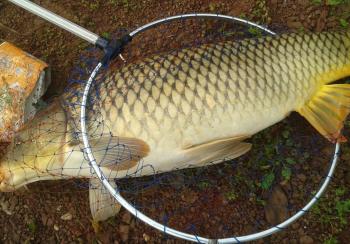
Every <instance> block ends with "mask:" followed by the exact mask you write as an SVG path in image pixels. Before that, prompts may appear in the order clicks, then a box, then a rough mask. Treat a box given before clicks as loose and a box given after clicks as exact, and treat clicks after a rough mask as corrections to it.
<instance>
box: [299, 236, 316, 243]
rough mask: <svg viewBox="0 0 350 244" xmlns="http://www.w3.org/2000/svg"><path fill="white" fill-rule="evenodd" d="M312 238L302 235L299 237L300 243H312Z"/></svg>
mask: <svg viewBox="0 0 350 244" xmlns="http://www.w3.org/2000/svg"><path fill="white" fill-rule="evenodd" d="M313 243H314V240H313V239H312V238H311V237H310V236H302V237H301V238H300V244H313Z"/></svg>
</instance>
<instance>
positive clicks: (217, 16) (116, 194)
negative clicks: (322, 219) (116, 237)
mask: <svg viewBox="0 0 350 244" xmlns="http://www.w3.org/2000/svg"><path fill="white" fill-rule="evenodd" d="M188 18H210V19H221V20H231V21H233V22H238V23H241V24H244V25H247V26H253V27H256V28H258V29H261V30H263V31H265V32H266V33H269V34H271V35H276V33H274V32H273V31H271V30H269V29H267V28H265V27H263V26H261V25H258V24H256V23H253V22H250V21H247V20H244V19H241V18H237V17H232V16H227V15H220V14H209V13H194V14H184V15H176V16H172V17H168V18H164V19H160V20H157V21H154V22H151V23H149V24H146V25H144V26H141V27H140V28H138V29H136V30H134V31H132V32H131V33H130V34H129V35H130V36H132V37H133V36H135V35H138V34H140V33H142V32H144V31H146V30H148V29H150V28H152V27H155V26H158V25H160V24H163V23H167V22H170V21H173V20H178V19H188ZM102 66H103V65H102V62H100V63H98V64H97V66H96V67H95V69H94V70H93V72H92V73H91V75H90V77H89V79H88V81H87V83H86V85H85V88H84V93H83V98H82V104H81V114H80V120H81V124H80V125H81V133H82V138H83V143H84V152H85V153H86V155H87V157H88V160H89V162H90V165H91V167H92V168H93V169H94V171H95V173H96V175H97V177H98V178H99V179H100V180H101V182H102V184H103V185H104V186H105V187H106V189H107V190H108V191H109V193H110V194H111V195H112V196H113V197H114V198H115V199H116V200H117V201H118V202H119V203H120V204H121V205H122V206H123V207H124V208H126V209H127V210H128V211H129V212H130V213H131V214H132V215H134V216H135V217H136V218H138V219H139V220H141V221H143V222H145V223H147V224H148V225H150V226H152V227H154V228H155V229H157V230H159V231H162V232H164V233H166V234H169V235H171V236H174V237H177V238H181V239H183V240H187V241H192V242H199V243H240V242H247V241H253V240H258V239H261V238H264V237H266V236H269V235H272V234H274V233H277V232H279V231H281V230H283V229H285V228H286V227H287V226H288V225H290V224H292V223H293V222H295V221H296V220H297V219H299V218H300V217H301V216H303V215H304V214H305V213H306V212H307V211H308V210H309V209H310V208H311V207H312V206H313V205H314V204H315V203H316V202H317V201H318V200H319V199H320V197H321V196H322V194H323V193H324V192H325V190H326V188H327V186H328V185H329V183H330V181H331V178H332V176H333V174H334V171H335V168H336V166H337V162H338V158H339V153H340V144H339V143H337V144H336V145H335V150H334V155H333V159H332V161H331V165H330V168H329V172H328V174H327V176H326V178H325V179H324V182H323V183H322V184H321V186H320V188H319V190H318V192H317V193H316V195H315V196H314V197H313V198H312V199H311V200H310V201H309V203H308V204H306V205H305V206H304V207H303V208H302V209H301V210H300V211H299V212H297V213H296V214H294V215H293V216H291V217H290V218H289V219H287V220H285V221H284V222H282V223H281V224H279V225H276V226H274V227H271V228H270V229H267V230H264V231H261V232H257V233H253V234H249V235H245V236H233V237H230V238H223V239H215V240H214V239H208V238H205V237H200V236H196V235H192V234H188V233H185V232H181V231H178V230H175V229H172V228H169V227H167V226H165V225H163V224H160V223H158V222H156V221H155V220H153V219H151V218H149V217H148V216H146V215H145V214H143V213H142V212H140V211H138V210H137V209H135V208H134V207H133V206H132V205H131V204H130V203H129V202H128V201H126V200H125V199H124V198H123V197H122V196H121V195H120V193H119V192H118V191H117V190H116V189H115V188H113V187H112V186H111V185H110V184H109V182H108V179H107V178H106V177H105V175H104V174H103V172H102V171H101V169H100V168H99V167H98V164H97V162H96V159H95V157H94V155H93V152H92V150H91V146H90V143H89V138H88V133H87V128H86V121H85V119H86V106H87V101H88V96H89V92H90V89H91V86H92V83H93V81H94V80H95V77H96V75H97V74H98V73H99V71H100V69H101V68H102Z"/></svg>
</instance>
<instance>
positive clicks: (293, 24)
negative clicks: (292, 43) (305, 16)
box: [287, 21, 304, 30]
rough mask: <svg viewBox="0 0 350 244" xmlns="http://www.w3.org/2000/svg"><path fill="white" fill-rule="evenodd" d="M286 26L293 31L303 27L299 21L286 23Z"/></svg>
mask: <svg viewBox="0 0 350 244" xmlns="http://www.w3.org/2000/svg"><path fill="white" fill-rule="evenodd" d="M287 26H288V27H289V28H291V29H294V30H297V29H300V28H302V27H304V25H303V23H301V22H300V21H287Z"/></svg>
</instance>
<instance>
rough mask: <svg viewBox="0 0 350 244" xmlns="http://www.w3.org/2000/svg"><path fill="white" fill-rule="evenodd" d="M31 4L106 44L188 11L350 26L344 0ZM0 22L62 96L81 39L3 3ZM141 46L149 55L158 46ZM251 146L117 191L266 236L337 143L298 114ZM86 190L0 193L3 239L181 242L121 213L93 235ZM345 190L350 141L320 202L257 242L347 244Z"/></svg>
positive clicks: (189, 226) (295, 205) (220, 233)
mask: <svg viewBox="0 0 350 244" xmlns="http://www.w3.org/2000/svg"><path fill="white" fill-rule="evenodd" d="M34 2H37V3H39V4H40V5H42V6H45V7H47V8H48V9H50V10H53V11H54V12H56V13H58V14H60V15H62V16H64V17H66V18H68V19H70V20H72V21H74V22H76V23H78V24H80V25H82V26H84V27H86V28H88V29H90V30H92V31H94V32H96V33H99V34H101V35H103V36H105V37H109V36H111V35H112V33H115V31H116V30H120V29H123V28H124V29H128V30H132V29H134V28H135V27H138V26H140V25H142V24H145V23H147V22H149V21H152V20H155V19H158V18H161V17H166V16H170V15H174V14H180V13H188V12H218V13H222V14H228V15H235V16H241V17H245V18H248V19H251V20H254V21H258V22H260V23H264V24H268V26H270V27H271V28H272V29H273V30H275V31H277V32H281V31H283V32H284V31H308V30H310V31H325V30H341V29H346V28H349V26H348V25H349V21H350V3H349V1H346V0H345V1H343V2H344V3H341V2H342V1H329V4H319V3H318V1H316V0H313V1H300V0H296V1H290V0H284V1H282V0H271V1H248V0H246V1H228V0H227V1H224V0H223V1H219V0H216V1H206V0H203V1H182V0H181V1H167V0H166V1H151V0H145V1H135V0H120V1H118V0H117V1H112V0H110V1H84V0H77V1H68V0H59V1H58V0H52V1H46V0H41V1H34ZM0 16H1V19H0V39H2V40H6V41H10V42H12V43H15V44H16V45H18V46H19V47H20V48H22V49H24V50H25V51H27V52H29V53H31V54H33V55H34V56H36V57H38V58H41V59H43V60H45V61H46V62H47V63H49V64H50V65H51V67H52V78H53V82H52V85H51V87H50V88H49V92H48V94H47V96H46V99H47V100H50V99H51V98H52V97H55V96H59V95H60V94H61V93H62V91H63V89H64V87H65V86H66V85H67V82H68V80H69V78H70V77H71V75H70V74H71V71H72V69H73V68H74V67H76V66H77V65H78V63H80V62H81V58H80V55H81V54H82V53H84V52H85V51H84V50H85V49H86V48H87V47H88V44H86V43H85V42H84V41H81V40H80V39H78V38H76V37H74V36H72V35H71V34H68V33H66V32H65V31H62V30H60V29H57V28H56V27H54V26H52V25H50V24H48V23H46V22H45V21H43V20H41V19H39V18H37V17H34V16H33V15H31V14H29V13H27V12H25V11H23V10H21V9H19V8H18V7H15V6H13V5H11V4H9V3H7V2H6V1H0ZM209 27H211V28H213V26H209ZM174 28H178V30H177V32H180V30H181V27H180V26H174ZM192 28H193V27H192ZM251 32H252V33H251V34H252V35H254V34H256V33H255V32H254V31H253V30H252V31H251ZM187 35H188V34H187ZM187 37H188V36H186V35H183V36H180V37H177V38H178V39H181V38H183V39H184V38H187ZM188 38H189V37H188ZM156 39H160V40H161V41H165V40H162V39H161V38H160V37H157V38H156ZM145 40H147V39H145ZM142 43H143V49H145V50H152V49H154V46H157V45H153V44H152V43H150V42H147V41H143V42H141V43H140V45H141V44H142ZM159 45H160V44H159ZM159 45H158V46H159ZM153 51H154V50H153ZM150 52H151V51H150ZM142 54H143V55H145V53H137V54H136V56H142ZM146 54H147V53H146ZM146 56H147V55H146ZM348 127H349V126H347V128H348ZM345 133H346V134H347V135H348V134H349V133H348V130H346V132H345ZM253 144H254V148H253V150H252V151H251V152H250V153H249V154H248V155H246V156H244V157H243V158H241V159H240V160H238V161H235V162H234V163H225V164H221V165H217V166H210V167H207V168H204V169H200V170H188V171H185V172H179V173H174V174H171V175H169V177H166V180H164V181H163V182H161V184H159V182H158V183H157V184H154V186H153V187H151V188H147V189H146V188H145V187H141V186H144V185H147V184H148V183H149V182H154V181H153V180H152V179H148V178H146V179H139V180H134V181H121V182H120V184H121V186H122V188H123V189H124V190H125V192H126V194H125V195H126V196H127V197H128V198H129V199H132V200H133V201H134V203H135V204H138V205H139V206H140V207H142V209H143V210H144V211H145V212H146V213H147V214H148V215H150V216H152V217H154V218H155V219H157V220H159V221H164V216H166V217H167V218H166V220H167V222H166V223H167V224H168V225H170V226H171V227H176V228H178V229H180V230H184V231H188V232H191V233H195V234H198V235H204V236H207V235H209V236H211V237H229V236H232V235H243V234H249V233H252V232H256V231H258V230H263V229H265V228H267V227H270V226H272V225H274V224H276V223H278V222H280V221H281V220H284V219H285V218H286V217H288V216H291V215H292V214H293V213H295V211H297V210H298V209H299V208H300V207H302V206H303V205H304V204H305V203H306V202H307V200H308V199H310V198H311V196H312V195H313V194H314V193H315V190H316V189H317V187H318V186H319V184H320V182H321V180H322V177H323V176H325V173H326V171H327V169H328V163H329V159H330V157H331V155H332V152H333V151H332V150H333V147H332V145H330V144H328V143H327V142H326V141H325V140H324V139H322V138H321V137H319V136H318V135H317V133H316V132H315V131H314V130H313V129H312V128H311V127H310V125H308V124H307V122H305V121H304V120H303V119H302V118H301V117H300V116H298V115H297V114H292V115H291V116H290V117H289V118H287V119H286V120H285V121H284V122H282V123H279V124H277V125H275V126H274V127H272V128H271V129H268V130H267V131H265V132H263V133H261V134H259V135H258V136H256V137H254V139H253ZM277 146H278V148H279V151H278V152H276V150H275V148H276V147H277ZM174 182H176V184H174ZM85 186H86V182H84V181H59V182H41V183H36V184H33V185H29V186H28V188H26V189H21V190H19V191H17V192H14V193H1V194H0V240H1V242H4V243H18V242H26V243H41V242H42V243H44V242H45V243H46V242H50V243H51V242H52V243H58V242H59V243H85V242H89V243H96V242H97V243H98V242H101V243H111V242H115V243H143V242H150V243H158V242H170V243H178V242H179V243H180V242H181V241H179V240H177V239H173V238H171V237H167V236H164V235H163V234H162V233H161V232H159V231H156V230H153V229H152V228H150V227H148V226H147V225H145V224H143V223H142V222H140V221H137V220H136V219H134V218H133V217H131V216H130V214H129V213H127V212H126V211H125V210H124V209H123V210H122V211H121V213H120V214H119V215H118V216H116V217H115V218H112V219H110V220H108V221H106V222H104V223H102V224H101V226H100V230H99V232H98V233H95V231H94V229H93V227H92V225H91V219H90V210H89V204H88V191H87V189H86V187H85ZM349 186H350V147H349V145H348V144H347V143H346V144H344V145H343V154H342V157H341V161H340V164H339V166H338V168H337V170H336V173H335V178H334V179H333V181H332V183H331V186H330V187H329V189H328V190H327V192H326V194H325V196H324V198H322V199H321V200H320V202H319V204H318V205H317V206H316V207H315V208H313V209H312V211H310V212H309V213H307V215H306V216H305V217H303V218H302V219H300V220H299V221H297V222H296V223H295V224H293V225H292V226H291V227H290V228H288V229H287V230H285V231H283V232H281V233H279V234H277V235H274V236H273V237H267V238H265V239H264V240H263V241H261V243H263V242H268V243H329V244H330V243H349V242H350V234H349V233H350V222H349V221H350V213H349V212H350V190H349V189H350V187H349ZM130 189H133V190H132V191H130ZM130 192H131V193H132V194H131V193H130Z"/></svg>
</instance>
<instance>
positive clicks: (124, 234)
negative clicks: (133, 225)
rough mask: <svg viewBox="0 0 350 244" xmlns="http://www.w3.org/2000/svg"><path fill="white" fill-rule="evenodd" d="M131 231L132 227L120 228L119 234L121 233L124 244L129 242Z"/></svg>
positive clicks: (123, 226) (124, 226)
mask: <svg viewBox="0 0 350 244" xmlns="http://www.w3.org/2000/svg"><path fill="white" fill-rule="evenodd" d="M129 230H130V226H129V225H120V226H119V233H120V237H121V239H122V241H123V242H124V243H127V242H128V239H129Z"/></svg>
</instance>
